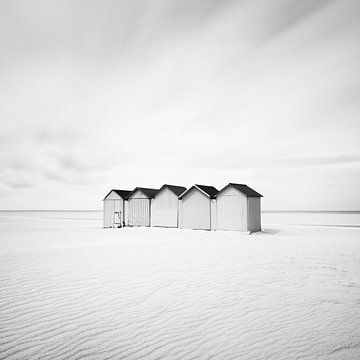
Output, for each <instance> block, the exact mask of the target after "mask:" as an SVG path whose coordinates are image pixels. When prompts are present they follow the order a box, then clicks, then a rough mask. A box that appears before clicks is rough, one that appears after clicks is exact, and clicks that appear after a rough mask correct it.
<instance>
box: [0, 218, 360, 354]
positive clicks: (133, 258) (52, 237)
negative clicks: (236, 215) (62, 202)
mask: <svg viewBox="0 0 360 360" xmlns="http://www.w3.org/2000/svg"><path fill="white" fill-rule="evenodd" d="M80 218H81V217H80ZM0 358H1V359H252V360H253V359H276V360H279V359H287V360H288V359H359V358H360V229H358V228H326V227H307V226H290V225H286V226H280V225H277V226H275V225H271V227H266V226H265V232H264V233H259V234H253V235H251V236H249V235H244V234H238V233H236V232H207V231H191V230H178V229H160V228H127V229H102V228H101V223H100V222H98V221H95V220H91V219H87V218H86V217H84V218H81V221H80V220H79V219H76V220H74V219H71V217H66V216H64V217H63V218H62V219H49V218H45V217H44V216H43V215H39V216H38V217H32V218H30V217H26V216H22V217H21V216H15V215H13V216H0Z"/></svg>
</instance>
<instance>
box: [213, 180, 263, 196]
mask: <svg viewBox="0 0 360 360" xmlns="http://www.w3.org/2000/svg"><path fill="white" fill-rule="evenodd" d="M229 186H233V187H234V188H235V189H237V190H239V191H240V192H241V193H243V194H244V195H246V196H247V197H263V196H262V195H261V194H259V193H258V192H257V191H255V190H254V189H252V188H251V187H249V186H247V185H245V184H235V183H229V184H228V185H226V186H225V187H224V188H223V189H221V191H220V192H219V194H220V193H221V192H222V191H223V190H225V189H226V188H228V187H229Z"/></svg>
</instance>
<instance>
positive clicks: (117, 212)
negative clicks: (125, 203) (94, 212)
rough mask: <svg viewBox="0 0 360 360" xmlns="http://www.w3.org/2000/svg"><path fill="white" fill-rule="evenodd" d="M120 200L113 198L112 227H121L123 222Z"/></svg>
mask: <svg viewBox="0 0 360 360" xmlns="http://www.w3.org/2000/svg"><path fill="white" fill-rule="evenodd" d="M122 215H123V214H122V201H121V200H114V227H121V226H122V224H123V218H122Z"/></svg>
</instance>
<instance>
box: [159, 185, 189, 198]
mask: <svg viewBox="0 0 360 360" xmlns="http://www.w3.org/2000/svg"><path fill="white" fill-rule="evenodd" d="M165 188H167V189H169V190H171V191H172V192H173V193H174V194H175V195H176V196H179V195H181V194H182V193H183V192H184V191H185V190H186V187H184V186H176V185H169V184H164V185H163V186H162V187H161V188H160V189H159V190H158V192H157V193H156V195H157V194H158V193H159V192H160V191H161V190H162V189H165Z"/></svg>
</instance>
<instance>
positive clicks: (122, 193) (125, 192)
mask: <svg viewBox="0 0 360 360" xmlns="http://www.w3.org/2000/svg"><path fill="white" fill-rule="evenodd" d="M112 191H114V192H115V193H116V194H118V195H119V196H120V197H121V198H122V199H124V200H127V198H128V196H129V194H130V193H131V191H130V190H117V189H111V190H110V191H109V192H108V193H107V195H106V196H105V197H104V200H105V199H106V198H107V197H108V196H109V195H110V193H111V192H112Z"/></svg>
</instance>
